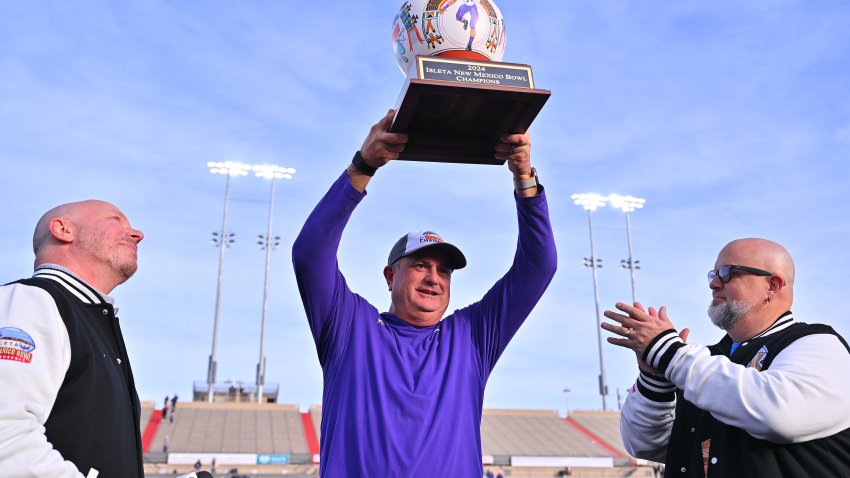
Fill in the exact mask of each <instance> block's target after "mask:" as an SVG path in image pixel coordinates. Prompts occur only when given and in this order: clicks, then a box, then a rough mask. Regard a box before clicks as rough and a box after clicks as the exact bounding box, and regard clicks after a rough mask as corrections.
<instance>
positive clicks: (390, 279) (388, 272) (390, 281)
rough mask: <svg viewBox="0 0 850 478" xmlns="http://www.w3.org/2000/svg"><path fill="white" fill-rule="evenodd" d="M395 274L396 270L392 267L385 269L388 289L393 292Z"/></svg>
mask: <svg viewBox="0 0 850 478" xmlns="http://www.w3.org/2000/svg"><path fill="white" fill-rule="evenodd" d="M394 274H395V270H394V269H393V267H392V266H386V267H384V279H386V280H387V288H388V289H389V290H393V275H394Z"/></svg>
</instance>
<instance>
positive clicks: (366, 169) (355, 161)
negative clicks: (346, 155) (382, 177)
mask: <svg viewBox="0 0 850 478" xmlns="http://www.w3.org/2000/svg"><path fill="white" fill-rule="evenodd" d="M351 164H352V165H353V166H354V169H356V170H357V171H359V172H361V173H363V174H365V175H366V176H369V177H372V176H374V175H375V173H376V172H377V171H378V168H373V167H372V166H369V164H368V163H367V162H366V161H364V160H363V156H361V155H360V151H357V152H356V153H354V158H352V159H351Z"/></svg>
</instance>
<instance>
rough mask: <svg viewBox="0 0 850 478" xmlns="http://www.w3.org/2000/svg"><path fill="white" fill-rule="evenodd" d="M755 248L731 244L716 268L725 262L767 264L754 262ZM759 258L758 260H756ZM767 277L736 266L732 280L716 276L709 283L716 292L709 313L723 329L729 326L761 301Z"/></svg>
mask: <svg viewBox="0 0 850 478" xmlns="http://www.w3.org/2000/svg"><path fill="white" fill-rule="evenodd" d="M754 257H756V254H753V253H752V251H748V250H747V248H746V247H744V246H742V245H739V244H730V245H728V246H726V247H725V248H723V250H721V251H720V254H719V255H718V256H717V261H716V262H715V263H714V268H715V269H717V268H719V267H720V266H725V265H731V264H734V265H742V266H750V267H756V268H762V267H764V265H762V264H758V263H754ZM756 262H758V261H757V260H756ZM766 280H767V278H766V277H763V276H757V275H753V274H749V273H746V272H742V271H738V270H733V271H732V278H731V279H730V280H729V282H726V283H723V282H722V281H721V280H720V278H719V277H715V278H714V279H713V280H712V281H711V282H710V283H709V287H710V288H711V292H712V300H711V305H710V306H709V308H708V315H709V317H710V318H711V321H712V323H714V325H716V326H718V327H720V328H721V329H723V330H729V328H731V327H732V326H733V325H735V323H736V322H737V321H738V320H740V319H741V318H742V317H744V316H745V315H746V314H747V313H748V312H749V311H750V310H751V309H752V308H753V307H754V306H755V305H757V304H759V303H760V302H761V299H762V297H763V291H764V290H765V288H766Z"/></svg>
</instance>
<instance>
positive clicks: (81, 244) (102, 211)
mask: <svg viewBox="0 0 850 478" xmlns="http://www.w3.org/2000/svg"><path fill="white" fill-rule="evenodd" d="M72 222H73V223H74V224H75V225H76V226H77V234H76V237H75V240H74V243H75V244H76V246H77V248H78V251H79V253H81V254H85V255H87V256H88V258H89V259H90V260H93V262H94V263H98V264H102V265H105V266H107V267H109V269H111V270H112V271H113V272H114V273H116V274H117V275H118V276H119V277H120V278H121V282H123V281H125V280H127V279H129V278H130V276H132V275H133V273H135V272H136V268H137V267H138V265H137V262H136V261H137V254H136V251H137V245H138V243H139V242H141V240H142V239H143V238H144V237H145V236H144V234H142V231H138V230H136V229H133V228H132V227H131V226H130V222H129V221H128V220H127V217H126V216H125V215H124V213H122V212H121V211H120V210H119V209H118V208H117V207H115V206H113V205H112V204H109V203H106V202H101V201H91V202H87V203H85V204H83V205H81V206H80V207H79V209H78V210H76V211H75V214H74V218H73V219H72Z"/></svg>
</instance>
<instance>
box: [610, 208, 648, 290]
mask: <svg viewBox="0 0 850 478" xmlns="http://www.w3.org/2000/svg"><path fill="white" fill-rule="evenodd" d="M608 200H609V201H611V206H613V207H615V208H617V209H619V210H621V211H623V212H624V213H626V240H627V241H628V244H629V259H628V260H627V261H626V260H622V261H620V263H621V265H622V266H623V269H628V270H629V273H630V274H631V277H632V303H634V302H637V296H636V295H635V269H640V261H636V260H634V258H633V257H632V225H631V221H629V216H630V215H631V213H632V212H634V211H635V209H640V208H642V207H643V205H644V204H645V203H646V199H643V198H638V197H634V196H620V195H617V194H611V195H609V196H608Z"/></svg>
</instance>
